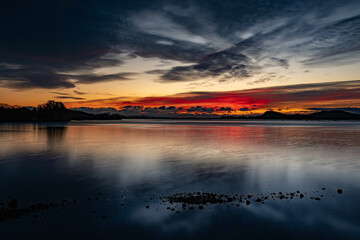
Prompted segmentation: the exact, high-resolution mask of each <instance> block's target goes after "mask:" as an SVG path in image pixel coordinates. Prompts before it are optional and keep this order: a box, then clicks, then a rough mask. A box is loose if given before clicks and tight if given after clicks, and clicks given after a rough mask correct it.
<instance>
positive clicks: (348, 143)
mask: <svg viewBox="0 0 360 240" xmlns="http://www.w3.org/2000/svg"><path fill="white" fill-rule="evenodd" d="M0 146H1V147H0V201H6V200H7V199H8V196H11V197H13V198H16V199H17V200H18V201H19V207H22V206H27V205H30V204H34V203H37V202H49V201H61V200H62V199H76V200H77V204H72V205H70V206H65V207H63V208H59V209H50V210H47V211H42V212H38V213H36V214H37V215H38V216H36V217H34V216H33V214H30V215H29V216H23V217H22V218H21V219H19V220H18V219H16V220H9V221H5V222H0V239H72V238H77V239H137V240H138V239H360V204H359V197H360V122H283V121H278V122H276V121H253V122H250V121H171V120H168V121H161V120H124V121H119V122H116V121H113V122H90V121H89V122H71V123H68V124H54V123H49V124H44V123H42V124H0ZM323 187H325V188H326V190H322V188H323ZM338 188H341V189H343V194H341V195H339V194H337V193H336V190H337V189H338ZM201 190H204V191H209V192H221V193H235V192H236V193H244V194H248V193H254V194H258V193H267V192H279V191H281V192H287V191H296V190H300V191H301V192H307V193H308V195H306V197H305V198H303V199H293V200H290V201H287V200H279V199H277V200H269V201H266V202H265V204H260V203H255V202H254V203H251V205H249V206H246V205H241V206H239V207H236V206H231V205H230V206H228V205H212V206H205V208H204V209H203V210H199V209H195V210H193V211H190V210H182V209H181V211H180V213H175V212H172V211H169V210H167V209H166V207H167V206H166V205H162V204H159V199H158V198H159V196H160V195H162V194H172V193H175V192H176V191H179V192H192V191H201ZM318 190H319V191H320V192H319V193H317V192H316V191H318ZM99 192H100V193H101V196H99V195H98V193H99ZM320 194H321V195H323V197H322V198H321V200H320V201H315V200H311V199H310V196H319V195H320ZM96 197H98V200H96ZM87 198H90V200H87ZM150 198H151V199H150ZM122 204H123V205H122ZM147 205H148V206H149V208H146V207H145V206H147ZM0 207H1V206H0ZM57 211H59V212H57ZM93 211H96V212H95V213H94V212H93ZM103 215H106V217H105V218H103V217H102V216H103ZM34 219H36V222H35V223H33V221H34Z"/></svg>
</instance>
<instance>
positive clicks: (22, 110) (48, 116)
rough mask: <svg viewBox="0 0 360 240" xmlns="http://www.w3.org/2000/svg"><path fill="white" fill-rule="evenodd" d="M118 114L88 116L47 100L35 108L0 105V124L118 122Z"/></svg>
mask: <svg viewBox="0 0 360 240" xmlns="http://www.w3.org/2000/svg"><path fill="white" fill-rule="evenodd" d="M121 118H122V117H121V116H120V115H118V114H112V115H111V114H99V115H96V114H89V113H84V112H80V111H73V110H69V109H67V108H66V107H65V105H64V104H63V103H62V102H56V101H53V100H49V101H47V102H46V103H44V104H40V105H38V106H37V107H36V108H26V107H19V106H10V105H7V104H0V122H29V121H71V120H119V119H121Z"/></svg>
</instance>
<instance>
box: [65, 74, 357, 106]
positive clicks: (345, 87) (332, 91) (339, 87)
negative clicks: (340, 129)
mask: <svg viewBox="0 0 360 240" xmlns="http://www.w3.org/2000/svg"><path fill="white" fill-rule="evenodd" d="M359 103H360V80H354V81H343V82H325V83H313V84H297V85H286V86H279V87H268V88H255V89H248V90H239V91H228V92H185V93H179V94H174V95H170V96H157V97H144V98H132V99H131V98H127V97H122V98H109V99H99V100H91V101H80V102H76V103H72V104H77V105H86V104H101V105H109V106H110V105H112V106H115V105H116V106H125V107H124V108H126V106H127V105H130V106H146V107H152V108H154V107H157V108H159V106H164V108H165V106H174V107H177V108H178V107H183V108H186V109H187V111H188V112H192V111H194V112H206V113H211V112H214V111H216V110H217V109H221V107H224V108H223V109H224V110H225V109H226V107H231V108H232V109H234V108H235V107H241V108H240V111H247V110H250V109H251V110H254V109H255V110H256V109H268V108H282V109H286V108H316V107H332V108H333V107H347V106H352V107H360V106H359ZM215 106H217V107H215ZM159 109H160V108H159ZM140 110H141V109H139V111H140Z"/></svg>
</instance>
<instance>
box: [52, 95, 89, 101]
mask: <svg viewBox="0 0 360 240" xmlns="http://www.w3.org/2000/svg"><path fill="white" fill-rule="evenodd" d="M55 98H57V99H73V100H84V99H85V98H82V97H73V96H55Z"/></svg>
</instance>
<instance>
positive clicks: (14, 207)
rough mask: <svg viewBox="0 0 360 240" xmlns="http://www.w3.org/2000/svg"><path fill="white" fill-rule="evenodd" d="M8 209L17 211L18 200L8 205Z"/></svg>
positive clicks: (13, 200)
mask: <svg viewBox="0 0 360 240" xmlns="http://www.w3.org/2000/svg"><path fill="white" fill-rule="evenodd" d="M8 207H9V208H10V209H12V210H15V209H17V207H18V201H17V200H16V199H12V200H11V201H10V202H9V203H8Z"/></svg>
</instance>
